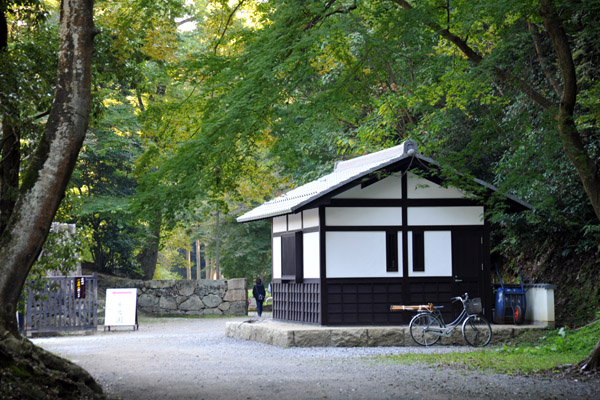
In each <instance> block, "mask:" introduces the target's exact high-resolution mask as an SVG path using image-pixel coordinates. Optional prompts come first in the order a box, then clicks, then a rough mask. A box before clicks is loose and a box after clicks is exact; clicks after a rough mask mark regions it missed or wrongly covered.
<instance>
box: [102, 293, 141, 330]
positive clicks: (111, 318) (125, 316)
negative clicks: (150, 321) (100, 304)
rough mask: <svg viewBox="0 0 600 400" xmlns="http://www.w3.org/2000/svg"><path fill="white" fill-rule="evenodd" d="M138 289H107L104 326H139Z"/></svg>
mask: <svg viewBox="0 0 600 400" xmlns="http://www.w3.org/2000/svg"><path fill="white" fill-rule="evenodd" d="M136 307H137V289H106V308H105V317H104V326H119V325H133V326H136V325H137V320H136Z"/></svg>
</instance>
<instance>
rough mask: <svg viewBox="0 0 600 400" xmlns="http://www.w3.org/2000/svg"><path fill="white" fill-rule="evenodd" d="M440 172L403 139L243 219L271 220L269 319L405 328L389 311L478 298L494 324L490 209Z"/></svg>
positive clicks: (403, 319)
mask: <svg viewBox="0 0 600 400" xmlns="http://www.w3.org/2000/svg"><path fill="white" fill-rule="evenodd" d="M438 172H439V169H438V166H437V164H436V163H435V162H434V161H433V160H431V159H429V158H426V157H423V156H422V155H420V154H418V152H417V146H416V143H415V142H413V141H406V142H404V143H403V144H401V145H399V146H396V147H393V148H389V149H386V150H382V151H379V152H376V153H373V154H369V155H366V156H362V157H358V158H355V159H352V160H348V161H342V162H338V163H336V165H335V169H334V171H333V172H332V173H331V174H329V175H326V176H324V177H322V178H320V179H317V180H315V181H313V182H310V183H308V184H306V185H304V186H301V187H299V188H296V189H293V190H291V191H290V192H288V193H286V194H284V195H282V196H280V197H278V198H276V199H273V200H271V201H269V202H267V203H265V204H263V205H261V206H259V207H257V208H255V209H253V210H252V211H250V212H248V213H246V214H244V215H242V216H240V217H239V218H238V222H248V221H255V220H260V219H267V218H268V219H272V221H273V228H272V242H273V292H274V293H273V299H274V303H273V318H274V319H278V320H285V321H298V322H308V323H316V324H321V325H369V324H371V325H375V324H376V325H379V324H384V325H385V324H400V323H407V322H408V320H409V318H410V316H411V314H410V313H392V312H390V311H389V309H390V305H392V304H420V303H430V302H432V303H435V304H436V305H449V303H450V298H451V297H453V296H457V295H460V294H464V293H465V292H468V293H469V295H470V296H471V297H481V298H482V300H483V305H484V313H485V314H486V315H487V316H488V317H489V318H488V319H490V320H491V308H492V304H493V298H492V297H493V293H492V287H491V284H490V256H489V255H490V246H489V225H488V224H487V223H486V221H485V217H484V215H485V206H484V204H483V203H482V202H480V201H478V200H476V199H475V197H474V196H471V195H469V194H467V193H464V192H463V191H461V190H459V189H457V188H454V187H443V186H445V185H443V180H442V179H440V178H439V177H438V174H437V173H438ZM424 176H427V179H426V178H424ZM476 182H477V184H479V185H481V187H483V188H484V189H485V192H486V193H490V194H491V193H493V192H495V191H496V189H495V188H494V187H493V186H491V185H488V184H486V183H484V182H482V181H476ZM505 199H506V203H507V204H508V205H509V206H511V207H514V208H515V209H517V210H523V209H526V208H528V205H527V204H525V203H523V202H521V201H519V200H517V199H515V198H514V197H510V196H506V197H505ZM448 309H449V310H450V308H448Z"/></svg>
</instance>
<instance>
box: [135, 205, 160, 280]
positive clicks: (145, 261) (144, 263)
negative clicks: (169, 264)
mask: <svg viewBox="0 0 600 400" xmlns="http://www.w3.org/2000/svg"><path fill="white" fill-rule="evenodd" d="M161 225H162V215H159V216H158V218H157V220H156V221H152V222H151V223H150V229H151V230H152V231H151V235H152V237H151V238H150V239H149V240H148V242H147V243H146V245H145V246H144V248H143V250H142V252H141V253H140V254H139V255H138V257H137V260H138V262H139V263H140V266H141V267H142V271H143V273H144V279H147V280H150V279H152V278H154V273H155V272H156V263H157V262H158V248H159V246H160V228H161Z"/></svg>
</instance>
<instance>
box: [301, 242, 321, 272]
mask: <svg viewBox="0 0 600 400" xmlns="http://www.w3.org/2000/svg"><path fill="white" fill-rule="evenodd" d="M303 236H304V237H303V239H302V241H303V249H302V255H303V260H304V278H320V277H321V262H320V258H319V232H311V233H305V234H304V235H303Z"/></svg>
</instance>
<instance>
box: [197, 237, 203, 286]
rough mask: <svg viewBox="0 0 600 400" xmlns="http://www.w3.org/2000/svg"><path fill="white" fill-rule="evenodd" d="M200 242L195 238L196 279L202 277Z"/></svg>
mask: <svg viewBox="0 0 600 400" xmlns="http://www.w3.org/2000/svg"><path fill="white" fill-rule="evenodd" d="M200 247H201V244H200V241H199V240H196V280H200V279H202V254H201V253H200V250H201V248H200Z"/></svg>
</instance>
